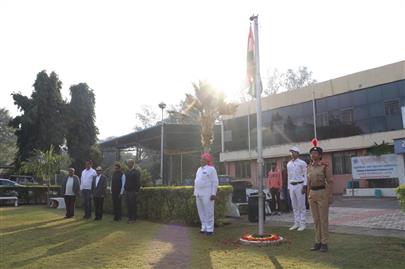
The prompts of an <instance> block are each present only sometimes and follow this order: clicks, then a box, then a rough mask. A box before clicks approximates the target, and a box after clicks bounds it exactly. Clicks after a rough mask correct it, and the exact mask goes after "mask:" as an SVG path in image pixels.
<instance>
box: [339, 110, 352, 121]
mask: <svg viewBox="0 0 405 269" xmlns="http://www.w3.org/2000/svg"><path fill="white" fill-rule="evenodd" d="M341 118H342V123H344V124H352V123H353V109H352V108H348V109H344V110H342V113H341Z"/></svg>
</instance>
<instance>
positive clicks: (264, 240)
mask: <svg viewBox="0 0 405 269" xmlns="http://www.w3.org/2000/svg"><path fill="white" fill-rule="evenodd" d="M283 240H284V238H283V237H281V236H279V235H277V234H263V235H258V234H246V235H244V236H242V237H241V238H240V239H239V241H240V242H241V243H242V244H246V245H257V246H268V245H279V244H281V243H282V241H283Z"/></svg>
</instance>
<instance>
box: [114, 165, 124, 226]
mask: <svg viewBox="0 0 405 269" xmlns="http://www.w3.org/2000/svg"><path fill="white" fill-rule="evenodd" d="M114 167H115V171H114V173H113V175H112V180H111V196H112V202H113V211H114V220H115V221H120V220H121V215H122V205H121V203H122V202H121V198H122V194H123V193H124V186H125V174H124V173H123V172H122V169H121V164H120V163H116V164H115V166H114Z"/></svg>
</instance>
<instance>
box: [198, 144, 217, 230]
mask: <svg viewBox="0 0 405 269" xmlns="http://www.w3.org/2000/svg"><path fill="white" fill-rule="evenodd" d="M217 189H218V176H217V171H216V170H215V167H214V166H213V164H212V156H211V155H210V154H209V153H208V152H206V153H204V154H202V155H201V167H200V168H198V170H197V173H196V176H195V181H194V195H195V197H196V203H197V210H198V215H199V217H200V221H201V230H200V233H205V234H206V235H212V234H213V232H214V203H215V198H216V195H217Z"/></svg>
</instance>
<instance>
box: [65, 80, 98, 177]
mask: <svg viewBox="0 0 405 269" xmlns="http://www.w3.org/2000/svg"><path fill="white" fill-rule="evenodd" d="M70 95H71V100H70V103H69V104H68V109H67V111H68V113H67V128H68V131H67V137H66V140H67V147H68V152H69V155H70V157H71V158H72V159H73V163H72V166H73V167H74V168H75V169H76V171H81V170H82V169H83V167H84V162H85V161H86V160H87V159H92V157H96V156H95V155H96V154H98V152H97V148H96V146H95V144H96V142H97V134H98V129H97V127H96V125H95V112H94V106H95V103H96V100H95V95H94V92H93V90H91V89H90V88H89V86H88V85H87V84H86V83H80V84H77V85H73V86H71V87H70ZM94 161H96V160H94ZM97 161H98V160H97ZM95 165H97V163H95Z"/></svg>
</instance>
